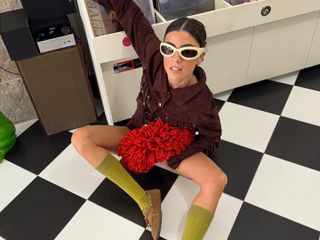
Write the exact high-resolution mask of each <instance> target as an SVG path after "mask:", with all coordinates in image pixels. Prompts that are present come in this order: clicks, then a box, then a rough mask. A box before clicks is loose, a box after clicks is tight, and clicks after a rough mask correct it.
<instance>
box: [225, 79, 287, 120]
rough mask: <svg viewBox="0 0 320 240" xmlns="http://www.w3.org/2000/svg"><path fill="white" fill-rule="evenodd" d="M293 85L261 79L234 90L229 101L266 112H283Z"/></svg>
mask: <svg viewBox="0 0 320 240" xmlns="http://www.w3.org/2000/svg"><path fill="white" fill-rule="evenodd" d="M291 89H292V86H290V85H288V84H283V83H278V82H274V81H268V80H266V81H261V82H258V83H254V84H250V85H247V86H243V87H239V88H236V89H234V90H233V91H232V93H231V95H230V97H229V98H228V102H233V103H237V104H240V105H244V106H247V107H252V108H255V109H259V110H263V111H266V112H270V113H274V114H281V112H282V109H283V107H284V105H285V103H286V101H287V99H288V96H289V95H290V92H291Z"/></svg>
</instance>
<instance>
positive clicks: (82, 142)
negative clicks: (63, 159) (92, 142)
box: [71, 126, 90, 153]
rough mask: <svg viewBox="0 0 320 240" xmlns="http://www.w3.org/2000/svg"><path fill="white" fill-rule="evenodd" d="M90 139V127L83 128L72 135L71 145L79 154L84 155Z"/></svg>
mask: <svg viewBox="0 0 320 240" xmlns="http://www.w3.org/2000/svg"><path fill="white" fill-rule="evenodd" d="M89 139H90V138H89V133H88V127H87V126H86V127H81V128H78V129H77V130H76V131H75V132H74V133H73V134H72V136H71V143H72V145H73V146H74V147H75V148H76V149H77V151H78V152H80V153H82V152H83V151H84V148H85V146H86V145H87V142H88V141H89Z"/></svg>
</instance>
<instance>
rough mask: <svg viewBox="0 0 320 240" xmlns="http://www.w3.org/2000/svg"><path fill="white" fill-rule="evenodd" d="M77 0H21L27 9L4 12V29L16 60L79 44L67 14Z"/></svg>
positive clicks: (1, 27) (1, 28)
mask: <svg viewBox="0 0 320 240" xmlns="http://www.w3.org/2000/svg"><path fill="white" fill-rule="evenodd" d="M74 1H75V0H21V3H22V6H23V9H19V10H13V11H9V12H4V13H1V14H0V33H1V36H2V38H3V41H4V43H5V46H6V48H7V51H8V53H9V56H10V58H11V59H12V60H14V61H17V60H22V59H25V58H29V57H33V56H37V55H39V53H45V52H49V51H53V50H57V49H61V48H66V47H69V46H73V45H76V40H75V37H74V34H73V30H72V27H71V26H70V22H69V20H68V17H67V15H68V14H73V13H76V6H75V2H74Z"/></svg>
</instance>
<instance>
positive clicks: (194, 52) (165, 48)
mask: <svg viewBox="0 0 320 240" xmlns="http://www.w3.org/2000/svg"><path fill="white" fill-rule="evenodd" d="M160 52H161V54H162V55H163V56H164V57H172V56H173V55H174V54H175V53H176V52H178V53H179V55H180V57H181V58H182V59H184V60H194V59H196V58H198V57H200V55H201V53H203V52H204V48H199V47H191V46H186V47H182V48H175V47H174V46H172V45H171V44H169V43H164V42H162V43H161V44H160Z"/></svg>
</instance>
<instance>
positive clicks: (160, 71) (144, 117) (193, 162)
mask: <svg viewBox="0 0 320 240" xmlns="http://www.w3.org/2000/svg"><path fill="white" fill-rule="evenodd" d="M98 2H99V3H100V4H102V5H104V6H105V7H106V6H109V7H110V6H111V7H112V8H113V9H114V11H115V12H116V14H117V17H118V20H119V22H120V24H121V25H122V27H123V29H124V30H125V32H126V34H127V35H128V37H129V38H130V39H131V42H132V45H133V47H134V48H135V50H136V52H137V54H138V55H139V57H140V59H141V62H142V65H143V75H142V80H141V89H140V92H139V95H138V97H137V109H136V112H135V113H134V115H133V117H132V118H131V120H130V121H129V123H128V124H127V125H126V126H86V127H82V128H79V129H78V130H77V131H76V132H75V133H74V134H73V136H72V143H73V145H74V146H75V148H76V149H77V150H78V151H79V153H80V154H81V155H82V156H84V158H85V159H86V160H87V161H88V162H89V163H90V164H91V165H92V166H93V167H95V168H96V169H97V170H98V171H99V172H101V173H102V174H103V175H104V176H105V177H107V178H108V179H109V180H111V181H113V182H114V183H115V184H117V185H118V186H119V187H120V188H122V189H123V190H124V191H125V192H126V193H128V194H129V195H130V196H131V197H132V198H133V199H134V200H135V202H136V203H137V204H138V205H139V208H140V209H141V211H142V213H143V215H144V217H145V220H146V223H147V224H148V225H150V227H151V234H152V237H153V239H158V237H159V234H160V228H161V210H160V205H161V203H160V198H161V197H160V191H159V190H157V189H154V190H148V191H145V190H144V189H142V188H141V187H140V186H139V185H138V184H137V183H136V182H135V180H134V179H133V178H132V177H131V175H130V174H128V172H127V171H126V169H125V168H124V167H123V166H122V165H121V163H120V162H119V161H118V160H116V159H115V158H114V157H113V156H112V155H111V153H110V152H112V151H117V148H118V146H119V144H120V141H121V140H122V139H123V138H124V136H125V135H126V133H128V132H129V131H130V130H132V129H136V128H140V127H141V126H143V125H144V124H146V123H149V122H153V121H154V120H155V119H162V120H163V121H165V122H166V123H169V124H170V125H173V126H175V127H178V128H187V129H190V130H191V131H193V132H194V133H195V138H194V140H193V142H192V143H191V144H190V145H189V146H188V148H187V149H186V150H184V151H183V152H182V153H181V154H179V155H175V156H172V157H171V158H169V159H167V161H166V163H167V165H169V166H170V167H171V168H173V169H175V171H176V172H177V173H178V174H180V175H182V176H185V177H187V178H189V179H191V180H193V181H194V182H195V183H197V184H198V185H199V186H200V191H199V193H198V194H197V195H196V196H195V198H194V200H193V203H192V206H191V208H190V210H189V212H188V214H187V218H186V223H185V229H184V233H183V237H182V239H184V240H187V239H192V240H197V239H203V237H204V235H205V233H206V231H207V229H208V227H209V226H210V223H211V221H212V219H213V215H214V212H215V210H216V207H217V204H218V201H219V199H220V197H221V194H222V192H223V189H224V187H225V185H226V184H227V177H226V175H225V174H224V173H223V171H222V170H221V169H220V168H219V167H218V166H217V165H216V164H215V163H214V162H213V161H212V160H211V159H210V158H208V157H207V156H206V155H205V154H204V153H203V151H204V150H206V149H208V148H214V147H216V146H217V145H218V143H219V141H220V136H221V127H220V121H219V117H218V113H217V108H216V105H215V103H214V102H213V100H212V93H211V92H210V90H209V89H208V87H207V85H206V83H205V81H206V76H205V73H204V71H203V69H202V68H200V67H199V66H198V65H199V64H200V63H201V62H202V61H203V60H204V56H205V51H204V47H205V45H206V32H205V28H204V26H203V24H202V23H200V22H199V21H196V20H193V19H188V18H182V19H178V20H176V21H174V22H173V23H171V24H170V26H169V27H168V28H167V30H166V33H165V37H164V41H163V42H162V43H161V42H160V40H159V39H158V38H157V37H156V35H155V34H154V32H153V29H152V27H151V26H150V23H149V22H148V20H146V18H145V17H144V16H143V14H142V13H141V11H140V9H139V8H138V7H137V6H136V4H135V3H134V2H133V1H132V0H99V1H98ZM159 50H160V51H159Z"/></svg>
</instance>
